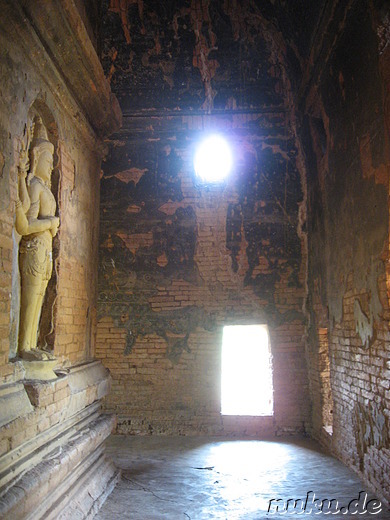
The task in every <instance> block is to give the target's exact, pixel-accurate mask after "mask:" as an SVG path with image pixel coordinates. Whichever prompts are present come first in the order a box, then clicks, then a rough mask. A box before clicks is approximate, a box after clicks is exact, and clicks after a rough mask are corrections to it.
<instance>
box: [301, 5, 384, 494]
mask: <svg viewBox="0 0 390 520" xmlns="http://www.w3.org/2000/svg"><path fill="white" fill-rule="evenodd" d="M351 4H352V5H350V6H347V5H344V6H339V7H338V9H335V10H334V12H333V16H332V17H331V19H330V25H329V26H330V27H333V28H334V29H337V31H335V38H334V39H333V42H332V44H331V46H330V48H329V42H324V41H323V42H322V49H324V48H325V49H326V48H327V52H326V53H324V52H323V55H326V59H325V60H323V62H322V64H321V68H320V72H319V74H318V78H316V83H315V84H314V85H313V86H312V90H311V92H310V93H309V96H308V97H307V101H306V111H307V116H306V118H305V120H304V123H303V142H304V143H305V151H306V159H307V172H308V188H309V189H308V239H309V277H308V287H309V292H308V294H309V297H308V310H309V313H310V325H309V335H308V359H309V374H310V381H311V389H312V399H313V428H314V429H313V433H314V435H315V436H316V437H317V438H320V439H322V440H323V441H324V442H327V443H328V444H329V445H330V444H331V445H332V447H333V449H334V451H335V453H336V454H337V455H338V456H339V457H340V458H341V459H342V460H344V461H345V462H346V463H348V464H349V465H351V466H353V467H354V468H355V469H357V470H359V471H361V473H362V474H363V476H364V477H365V478H366V479H368V480H369V482H370V483H371V484H372V485H373V486H374V487H375V488H376V489H377V491H378V492H379V493H381V494H382V495H384V496H386V497H387V498H389V496H390V481H389V472H388V467H389V464H390V451H389V450H390V444H389V439H390V435H389V433H390V431H389V426H390V423H389V420H390V417H389V399H390V393H389V388H390V381H389V379H390V377H389V376H390V372H389V368H390V367H389V339H390V335H389V327H388V317H389V307H388V290H387V275H386V264H387V263H388V254H389V253H388V230H389V226H388V220H389V219H388V214H389V206H388V181H389V178H388V172H389V150H388V121H389V120H388V109H387V108H386V103H385V100H386V99H387V98H388V93H386V90H387V92H388V84H386V82H385V81H384V76H383V75H382V67H383V60H384V57H385V56H384V55H385V54H386V53H388V52H389V51H388V49H386V46H385V48H384V49H383V46H382V48H381V45H380V42H381V40H380V35H381V33H383V31H386V30H387V31H388V29H386V27H387V28H388V14H387V18H386V16H384V15H383V13H384V12H386V11H384V12H381V10H380V9H379V4H381V2H377V3H376V6H375V7H376V9H371V8H372V6H370V5H369V3H366V2H354V3H353V2H352V3H351ZM387 13H388V11H387ZM386 24H387V25H386ZM378 36H379V37H378ZM327 45H328V47H327ZM316 50H318V49H314V51H316ZM314 90H315V91H316V93H317V94H318V95H317V94H315V93H314ZM309 143H311V144H309ZM324 333H325V334H327V340H328V345H329V357H330V383H331V391H332V397H333V436H332V438H331V439H329V438H328V440H326V435H325V434H324V432H323V430H322V427H323V426H324V415H323V407H324V405H325V406H327V404H326V402H327V399H326V393H327V392H328V391H329V388H327V387H326V384H327V383H326V384H325V386H324V381H323V380H321V379H322V378H321V376H320V374H321V372H322V371H323V370H326V363H325V364H324V357H323V347H322V346H321V344H322V345H323V344H324ZM325 379H326V378H325Z"/></svg>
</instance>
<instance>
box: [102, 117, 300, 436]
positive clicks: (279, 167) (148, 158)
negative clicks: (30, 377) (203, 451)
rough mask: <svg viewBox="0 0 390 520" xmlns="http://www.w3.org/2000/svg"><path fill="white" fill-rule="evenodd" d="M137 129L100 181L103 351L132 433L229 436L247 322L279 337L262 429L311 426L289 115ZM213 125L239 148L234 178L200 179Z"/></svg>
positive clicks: (123, 422)
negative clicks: (228, 379) (224, 354)
mask: <svg viewBox="0 0 390 520" xmlns="http://www.w3.org/2000/svg"><path fill="white" fill-rule="evenodd" d="M134 125H137V128H135V126H132V128H131V130H125V129H124V130H122V132H121V134H120V135H118V136H117V137H118V138H117V139H114V140H113V141H112V143H111V153H110V155H109V156H108V158H107V160H106V162H105V165H104V167H103V172H104V173H103V178H102V183H101V188H102V189H101V235H100V253H99V257H100V268H99V304H98V312H99V322H98V337H97V350H96V355H97V356H98V357H99V358H101V359H102V360H103V361H104V363H105V365H106V366H107V367H108V368H109V369H110V371H111V374H112V376H113V388H112V393H111V395H110V396H109V398H108V400H107V408H108V409H109V410H111V411H115V412H116V413H117V414H118V425H119V426H118V428H119V431H121V432H130V433H136V432H141V433H146V432H148V433H159V432H162V433H188V432H195V433H196V432H198V433H199V432H214V433H215V432H219V433H220V432H223V431H224V428H225V429H226V428H227V426H226V424H223V422H222V421H221V418H220V413H219V410H220V389H219V385H220V351H221V334H222V326H223V325H226V324H237V323H240V324H243V323H267V324H268V325H269V327H270V334H271V347H272V353H273V363H274V385H275V422H274V424H273V425H272V421H269V420H268V421H263V423H262V422H261V421H254V424H252V426H251V428H252V431H253V432H255V431H261V429H262V428H263V429H264V428H265V429H266V430H267V431H268V432H273V431H279V432H282V431H298V430H299V431H302V430H304V429H305V422H306V420H307V417H308V402H307V400H306V399H305V395H306V392H307V383H306V373H305V362H304V344H303V334H304V317H303V313H302V305H303V299H304V284H303V280H304V277H305V259H304V258H302V244H301V239H300V236H299V226H300V224H299V219H298V214H299V206H300V204H301V203H302V191H301V188H300V178H299V174H298V171H297V166H296V150H295V147H294V141H293V140H292V139H291V134H290V132H289V130H288V129H286V126H285V118H284V114H283V113H275V114H273V115H268V116H261V115H249V116H245V115H241V116H229V115H227V116H225V117H223V116H218V117H213V116H210V117H208V116H204V117H195V118H194V117H187V116H183V117H176V118H175V119H174V120H173V121H172V120H171V119H170V118H167V119H165V118H155V119H152V120H150V119H149V118H148V119H146V120H142V119H141V120H140V119H137V120H136V123H134ZM270 126H271V129H270ZM146 127H147V130H146V132H145V129H146ZM204 127H206V129H207V128H208V127H209V128H210V129H211V128H213V129H214V130H215V129H220V130H221V131H222V130H223V131H224V133H225V134H226V135H227V137H228V139H229V140H230V142H231V145H232V148H233V152H234V156H235V160H236V163H235V167H234V171H233V173H232V175H231V177H230V179H229V180H228V181H226V182H225V183H222V184H221V185H214V186H212V185H211V186H205V185H201V184H200V183H199V182H198V181H197V180H196V179H195V175H194V171H193V165H192V158H193V157H192V156H193V150H194V147H195V145H196V142H197V140H198V139H199V137H201V136H202V135H203V134H204V130H203V128H204ZM141 131H142V135H141V137H138V132H141ZM287 194H288V196H287ZM238 355H239V354H238ZM297 381H299V382H300V384H299V385H297V384H296V382H297ZM246 427H247V426H245V427H242V431H245V428H246ZM256 428H257V430H256Z"/></svg>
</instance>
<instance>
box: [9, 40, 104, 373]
mask: <svg viewBox="0 0 390 520" xmlns="http://www.w3.org/2000/svg"><path fill="white" fill-rule="evenodd" d="M2 52H3V53H7V60H8V61H7V63H8V69H7V71H8V72H7V76H6V79H4V82H3V83H2V93H3V99H4V104H2V105H1V107H0V108H1V119H0V137H1V142H0V150H1V153H0V167H1V172H0V192H1V204H0V216H1V218H0V265H1V273H0V291H1V303H0V332H1V339H0V375H1V377H2V378H4V379H3V380H4V382H10V381H13V380H18V379H19V378H20V376H21V374H19V372H18V370H19V369H18V367H17V364H15V363H14V362H13V361H15V360H16V353H17V352H16V351H17V332H18V316H19V301H18V291H19V289H18V286H19V280H18V239H17V235H16V234H15V231H14V218H15V216H14V212H15V200H16V186H17V164H18V157H19V150H20V148H21V146H22V142H23V140H25V134H24V132H25V126H26V124H27V123H28V121H29V118H31V114H32V112H33V111H35V112H38V113H40V115H41V116H42V117H43V120H44V122H45V124H46V125H47V126H48V129H49V134H50V138H51V139H52V141H53V143H54V144H55V154H56V155H55V167H54V171H53V175H52V181H53V186H52V190H53V192H54V194H55V197H56V199H57V208H58V213H57V214H58V215H59V216H60V230H59V233H58V235H57V237H56V238H55V239H54V241H53V256H54V269H53V273H54V274H53V278H52V281H51V282H50V284H51V285H50V284H49V290H48V293H47V294H48V295H49V293H50V295H49V296H48V299H49V300H50V301H49V302H48V304H46V307H45V308H44V310H43V314H45V316H42V319H43V320H44V321H45V322H46V329H45V330H44V331H43V332H44V333H45V334H47V339H48V345H49V347H51V348H53V349H54V354H55V355H56V357H58V360H59V364H61V363H65V364H67V365H69V364H75V363H80V362H82V361H85V360H86V359H89V358H91V356H93V348H94V345H93V341H94V324H95V322H96V277H97V253H96V252H97V242H98V239H97V237H98V218H99V217H98V211H99V209H98V207H99V180H98V179H99V171H100V160H101V152H102V151H101V148H100V145H99V142H98V141H97V140H96V137H95V136H94V134H93V132H92V131H91V129H90V127H89V126H88V123H87V121H86V120H85V119H84V118H83V116H81V115H79V118H78V120H77V121H76V120H74V118H73V113H72V108H71V107H72V102H71V101H69V100H68V102H67V103H68V104H67V105H65V106H64V105H62V103H61V101H63V100H64V99H66V94H65V92H64V90H65V87H64V86H61V85H60V86H58V88H57V90H51V87H50V79H47V82H45V81H44V80H43V79H42V77H41V76H40V75H39V72H38V70H37V68H36V67H35V65H37V64H38V63H39V61H38V62H36V63H32V62H31V61H29V59H26V57H25V56H26V55H25V54H24V50H23V49H22V48H21V47H19V46H16V45H15V46H12V45H11V43H10V41H9V40H7V37H6V35H4V36H3V41H2ZM3 58H4V57H3ZM4 59H5V58H4ZM48 77H49V76H48ZM42 327H43V326H42ZM42 327H41V332H42V330H43V329H42ZM43 332H42V333H43ZM9 360H10V361H11V362H9Z"/></svg>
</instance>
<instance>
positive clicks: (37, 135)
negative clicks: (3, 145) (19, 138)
mask: <svg viewBox="0 0 390 520" xmlns="http://www.w3.org/2000/svg"><path fill="white" fill-rule="evenodd" d="M45 151H46V152H50V153H51V154H53V153H54V145H53V143H51V142H50V141H49V138H48V136H47V130H46V127H45V125H44V124H43V121H42V118H41V116H35V117H34V122H33V137H32V140H31V145H30V152H31V162H30V164H31V168H30V173H29V174H28V177H27V183H28V184H29V183H30V180H31V179H32V177H34V175H35V169H36V167H37V163H38V159H39V156H40V155H41V153H42V152H45Z"/></svg>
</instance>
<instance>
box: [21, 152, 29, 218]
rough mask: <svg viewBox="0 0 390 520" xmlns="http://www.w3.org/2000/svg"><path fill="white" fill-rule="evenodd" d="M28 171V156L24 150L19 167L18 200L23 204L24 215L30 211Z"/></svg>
mask: <svg viewBox="0 0 390 520" xmlns="http://www.w3.org/2000/svg"><path fill="white" fill-rule="evenodd" d="M27 171H28V155H27V151H26V150H22V151H21V153H20V158H19V165H18V198H19V201H20V202H21V204H22V209H23V211H24V213H27V211H28V210H29V209H30V204H31V201H30V196H29V194H28V190H27V184H26V178H27Z"/></svg>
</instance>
